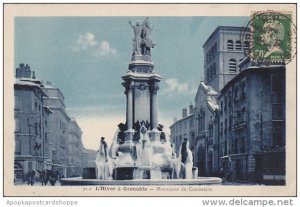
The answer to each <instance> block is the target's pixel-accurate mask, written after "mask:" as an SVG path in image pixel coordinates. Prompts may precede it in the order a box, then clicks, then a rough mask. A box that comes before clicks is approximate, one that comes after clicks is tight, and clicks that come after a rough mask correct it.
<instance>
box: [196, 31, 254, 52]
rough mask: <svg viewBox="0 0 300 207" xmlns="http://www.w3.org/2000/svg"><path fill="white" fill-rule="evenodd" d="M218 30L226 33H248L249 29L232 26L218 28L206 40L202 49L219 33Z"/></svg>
mask: <svg viewBox="0 0 300 207" xmlns="http://www.w3.org/2000/svg"><path fill="white" fill-rule="evenodd" d="M220 30H226V31H247V32H250V29H249V28H248V27H234V26H218V27H217V28H216V29H215V30H214V31H213V32H212V33H211V35H210V36H209V37H208V39H207V40H206V41H205V43H204V44H203V46H202V48H204V47H205V46H206V45H207V44H208V42H209V41H210V40H211V39H212V38H213V37H214V36H215V35H216V34H217V33H218V32H219V31H220Z"/></svg>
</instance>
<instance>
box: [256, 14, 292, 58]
mask: <svg viewBox="0 0 300 207" xmlns="http://www.w3.org/2000/svg"><path fill="white" fill-rule="evenodd" d="M251 27H252V41H253V42H252V45H253V47H252V55H251V56H252V58H253V59H254V60H256V61H259V62H269V63H281V62H288V61H289V60H290V59H291V50H292V49H291V36H292V22H291V15H290V14H283V13H278V12H263V13H254V14H253V16H252V25H251Z"/></svg>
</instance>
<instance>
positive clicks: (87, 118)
mask: <svg viewBox="0 0 300 207" xmlns="http://www.w3.org/2000/svg"><path fill="white" fill-rule="evenodd" d="M144 18H145V17H128V16H126V17H16V18H15V60H14V63H15V68H16V67H18V65H19V63H25V64H28V65H30V67H31V69H32V70H34V71H35V73H36V76H37V78H39V79H41V80H43V81H45V82H46V81H50V82H51V83H52V85H53V86H55V87H57V88H59V89H60V90H61V91H62V93H63V94H64V97H65V104H66V110H67V112H68V114H69V115H70V117H74V118H75V119H76V121H77V123H78V124H79V126H80V127H81V130H82V132H83V135H82V141H83V144H84V146H85V147H86V148H88V149H97V148H98V143H99V138H100V137H102V136H104V137H106V140H107V141H108V142H111V140H112V139H113V137H114V135H115V132H116V130H117V125H118V124H119V123H120V122H125V119H126V97H125V94H124V88H123V86H122V85H121V83H122V78H121V77H122V75H125V73H126V71H127V70H128V64H129V63H130V59H131V54H132V39H133V30H132V28H131V27H130V25H129V23H128V21H129V20H131V21H132V22H133V23H134V22H136V21H137V20H141V21H143V20H144ZM248 19H249V17H228V16H226V17H211V16H210V17H204V16H197V17H150V19H149V20H150V22H151V24H152V25H153V31H152V34H151V36H152V39H153V41H154V42H155V43H156V46H155V48H154V49H153V50H152V61H153V63H154V64H155V68H154V69H155V70H156V71H157V72H158V73H159V74H160V75H161V76H162V77H163V80H162V81H161V84H160V90H159V92H158V97H159V100H158V101H159V105H158V106H159V109H158V111H159V113H158V116H159V123H161V124H163V125H164V126H165V129H166V130H167V131H166V132H167V134H169V131H168V127H169V126H170V125H171V124H172V122H173V119H174V118H175V117H176V118H180V117H181V110H182V108H184V107H188V105H189V104H190V103H193V102H194V98H195V95H196V92H197V88H198V85H199V83H200V80H202V79H203V62H204V61H203V60H204V58H203V49H202V45H203V44H204V42H205V41H206V40H207V38H208V37H209V36H210V34H211V33H212V32H213V31H214V30H215V29H216V27H218V26H244V25H245V24H246V23H247V21H248Z"/></svg>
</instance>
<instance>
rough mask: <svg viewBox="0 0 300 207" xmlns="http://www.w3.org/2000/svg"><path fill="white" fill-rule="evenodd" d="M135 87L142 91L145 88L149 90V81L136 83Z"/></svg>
mask: <svg viewBox="0 0 300 207" xmlns="http://www.w3.org/2000/svg"><path fill="white" fill-rule="evenodd" d="M135 88H137V89H138V90H140V91H144V90H147V89H148V88H149V86H148V84H147V83H143V82H142V83H136V84H135Z"/></svg>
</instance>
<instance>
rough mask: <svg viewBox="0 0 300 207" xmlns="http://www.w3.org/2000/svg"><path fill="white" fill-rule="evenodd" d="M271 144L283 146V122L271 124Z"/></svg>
mask: <svg viewBox="0 0 300 207" xmlns="http://www.w3.org/2000/svg"><path fill="white" fill-rule="evenodd" d="M272 144H273V146H284V145H285V143H284V122H281V121H273V122H272Z"/></svg>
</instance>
